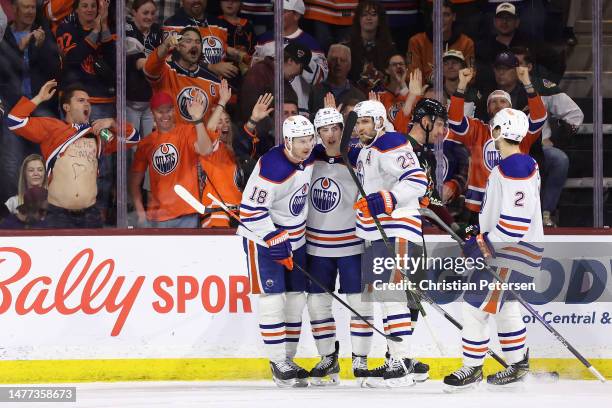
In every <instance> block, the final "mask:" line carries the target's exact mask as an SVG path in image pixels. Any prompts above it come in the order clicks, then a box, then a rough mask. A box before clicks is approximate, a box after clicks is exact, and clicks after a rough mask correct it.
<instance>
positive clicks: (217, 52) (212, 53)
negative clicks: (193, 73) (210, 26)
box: [202, 36, 225, 64]
mask: <svg viewBox="0 0 612 408" xmlns="http://www.w3.org/2000/svg"><path fill="white" fill-rule="evenodd" d="M223 57H225V50H224V49H223V41H221V40H220V39H219V38H217V37H214V36H207V37H203V38H202V59H203V60H204V62H205V63H207V64H218V63H219V62H221V61H222V60H223Z"/></svg>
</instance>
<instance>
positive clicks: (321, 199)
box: [310, 177, 342, 213]
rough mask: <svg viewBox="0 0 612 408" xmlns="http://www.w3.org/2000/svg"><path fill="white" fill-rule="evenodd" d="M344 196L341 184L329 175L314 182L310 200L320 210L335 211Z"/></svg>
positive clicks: (325, 211)
mask: <svg viewBox="0 0 612 408" xmlns="http://www.w3.org/2000/svg"><path fill="white" fill-rule="evenodd" d="M341 198H342V193H341V191H340V186H339V185H338V183H336V182H335V181H334V180H333V179H331V178H329V177H319V178H318V179H316V180H315V181H314V182H313V183H312V191H311V193H310V201H311V203H312V206H313V207H314V208H315V209H316V210H317V211H319V212H322V213H327V212H330V211H333V210H334V209H335V208H336V207H338V204H340V200H341Z"/></svg>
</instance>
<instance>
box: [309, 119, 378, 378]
mask: <svg viewBox="0 0 612 408" xmlns="http://www.w3.org/2000/svg"><path fill="white" fill-rule="evenodd" d="M343 125H344V120H343V117H342V114H341V113H340V112H338V111H337V110H336V109H335V108H331V107H326V108H323V109H320V110H319V111H318V112H317V114H316V115H315V118H314V126H315V130H316V132H317V133H318V135H319V137H320V139H321V144H318V145H317V146H315V148H314V153H313V157H314V170H313V173H312V185H311V188H310V207H309V209H308V220H307V223H306V243H307V247H306V251H307V254H308V255H307V261H308V271H309V272H310V273H311V274H313V275H314V276H315V277H316V278H317V279H318V280H319V281H320V282H322V283H324V284H325V285H326V286H327V288H328V289H330V290H331V291H334V290H335V286H336V278H337V277H338V275H340V290H339V292H340V293H345V294H346V299H347V302H348V304H349V305H351V307H352V308H353V309H355V310H356V311H357V312H358V313H359V314H361V315H362V316H364V317H366V318H367V319H369V320H371V319H372V314H373V310H372V309H373V308H372V302H371V300H370V299H368V293H364V294H362V293H361V292H362V290H361V253H362V252H363V240H362V239H360V238H358V237H357V235H356V234H355V214H354V212H353V211H352V208H353V204H354V203H355V201H356V199H357V194H358V190H357V186H356V185H355V183H354V182H353V180H352V179H351V176H350V174H349V172H348V170H347V169H346V166H345V165H344V163H343V160H342V156H341V155H340V139H341V138H342V128H343ZM358 153H359V149H357V148H353V149H351V153H350V154H351V155H355V154H358ZM362 296H363V297H362ZM332 300H333V298H332V296H331V295H329V294H327V293H325V291H323V289H322V288H320V287H318V286H316V285H313V284H312V283H311V284H310V285H309V287H308V300H307V303H308V313H309V315H310V325H311V327H312V334H313V337H314V339H315V344H316V346H317V350H318V352H319V354H320V355H321V361H319V363H318V364H317V365H316V366H315V367H314V368H313V369H312V370H311V371H310V377H311V383H312V384H313V385H322V384H326V383H328V382H327V381H325V380H324V377H329V379H330V381H329V382H331V383H332V384H337V383H338V382H339V381H338V373H339V371H340V366H339V364H338V349H337V348H336V347H335V344H336V321H335V319H334V316H333V314H332ZM350 333H351V345H352V352H353V373H354V375H355V377H357V378H358V380H360V381H359V382H360V384H363V383H364V381H365V380H366V378H367V377H369V376H371V373H370V372H369V371H368V369H367V355H368V353H369V352H370V349H371V344H372V334H373V333H372V329H371V328H370V327H369V326H368V325H367V324H365V323H364V322H363V321H361V320H360V319H358V318H357V317H355V316H351V323H350Z"/></svg>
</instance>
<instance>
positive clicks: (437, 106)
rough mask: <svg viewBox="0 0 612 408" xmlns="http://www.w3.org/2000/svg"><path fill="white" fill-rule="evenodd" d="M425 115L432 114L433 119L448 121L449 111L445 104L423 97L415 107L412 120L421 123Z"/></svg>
mask: <svg viewBox="0 0 612 408" xmlns="http://www.w3.org/2000/svg"><path fill="white" fill-rule="evenodd" d="M425 116H431V118H432V120H433V121H435V120H436V118H440V119H442V120H444V121H445V122H446V119H447V118H448V113H447V112H446V108H445V107H444V105H442V104H441V103H440V102H438V101H437V100H435V99H431V98H424V99H421V100H420V101H419V102H418V103H417V104H416V106H415V107H414V112H413V114H412V120H413V121H414V122H415V123H421V119H423V118H424V117H425Z"/></svg>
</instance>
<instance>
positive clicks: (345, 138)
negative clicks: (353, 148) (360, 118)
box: [340, 112, 357, 154]
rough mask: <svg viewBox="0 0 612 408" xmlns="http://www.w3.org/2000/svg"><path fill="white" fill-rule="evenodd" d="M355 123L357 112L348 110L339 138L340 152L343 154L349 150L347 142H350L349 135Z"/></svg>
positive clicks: (351, 133)
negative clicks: (340, 137)
mask: <svg viewBox="0 0 612 408" xmlns="http://www.w3.org/2000/svg"><path fill="white" fill-rule="evenodd" d="M355 123H357V114H356V113H355V112H350V113H349V114H348V118H347V119H346V123H345V124H344V129H343V130H342V139H340V152H341V153H343V154H344V153H347V152H348V151H349V144H350V143H351V136H352V135H353V129H354V128H355Z"/></svg>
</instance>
